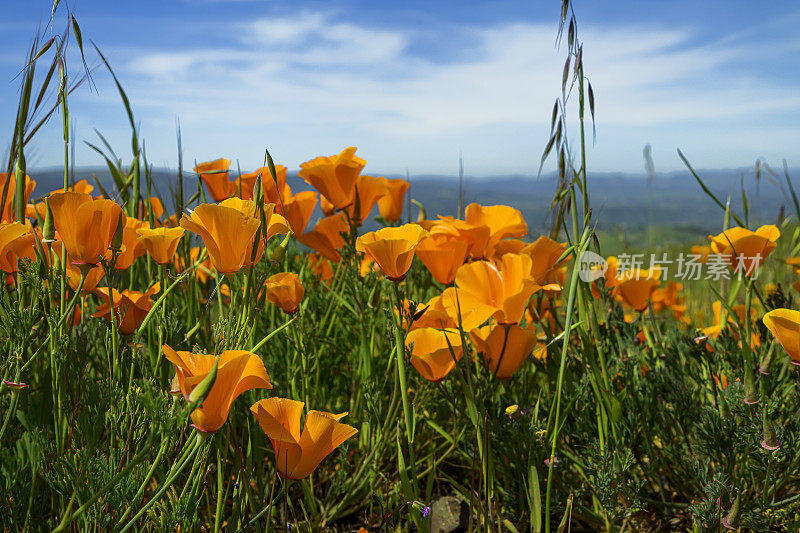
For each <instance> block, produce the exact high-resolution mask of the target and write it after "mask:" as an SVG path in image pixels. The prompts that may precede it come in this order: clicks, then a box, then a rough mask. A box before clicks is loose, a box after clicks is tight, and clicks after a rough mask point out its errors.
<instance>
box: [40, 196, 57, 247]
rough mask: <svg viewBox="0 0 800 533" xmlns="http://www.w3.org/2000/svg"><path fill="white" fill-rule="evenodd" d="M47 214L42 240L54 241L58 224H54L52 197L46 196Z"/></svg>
mask: <svg viewBox="0 0 800 533" xmlns="http://www.w3.org/2000/svg"><path fill="white" fill-rule="evenodd" d="M44 206H45V214H44V226H43V227H42V242H53V241H54V240H56V226H55V224H53V210H52V209H50V197H48V196H45V198H44Z"/></svg>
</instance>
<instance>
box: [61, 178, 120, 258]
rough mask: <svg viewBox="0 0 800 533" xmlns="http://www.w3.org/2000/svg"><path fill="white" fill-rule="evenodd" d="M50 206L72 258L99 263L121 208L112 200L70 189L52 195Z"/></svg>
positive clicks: (117, 221)
mask: <svg viewBox="0 0 800 533" xmlns="http://www.w3.org/2000/svg"><path fill="white" fill-rule="evenodd" d="M50 208H51V210H52V211H53V223H54V224H55V227H56V230H57V231H58V234H59V236H60V240H61V241H62V242H63V243H64V246H65V247H66V248H67V254H68V255H69V257H70V259H72V261H74V262H75V263H77V264H89V265H96V264H98V263H99V262H100V258H101V257H102V256H103V255H104V254H105V253H106V251H107V250H108V248H109V246H111V239H112V238H113V237H114V233H115V232H116V230H117V224H118V223H119V218H120V215H121V214H122V208H121V207H120V206H119V205H117V204H116V203H115V202H114V201H112V200H107V199H100V200H92V197H91V196H89V195H88V194H84V193H79V192H70V191H67V192H59V193H53V194H51V195H50Z"/></svg>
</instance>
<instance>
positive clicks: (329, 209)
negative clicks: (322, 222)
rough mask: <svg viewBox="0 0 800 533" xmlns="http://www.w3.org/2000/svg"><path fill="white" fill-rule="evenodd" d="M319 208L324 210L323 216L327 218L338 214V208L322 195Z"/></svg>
mask: <svg viewBox="0 0 800 533" xmlns="http://www.w3.org/2000/svg"><path fill="white" fill-rule="evenodd" d="M319 208H320V209H321V210H322V214H323V215H325V216H326V217H329V216H331V215H333V214H334V213H336V206H335V205H333V204H332V203H331V202H330V201H329V200H328V199H327V198H325V197H324V196H322V195H320V197H319Z"/></svg>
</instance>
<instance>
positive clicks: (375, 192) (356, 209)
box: [347, 175, 388, 226]
mask: <svg viewBox="0 0 800 533" xmlns="http://www.w3.org/2000/svg"><path fill="white" fill-rule="evenodd" d="M387 192H388V191H387V189H386V185H385V184H384V183H383V181H381V178H376V177H373V176H365V175H361V176H359V177H358V178H357V179H356V199H355V200H354V201H353V203H352V204H351V205H350V206H349V207H348V208H347V212H348V213H349V214H350V220H352V221H353V224H355V225H356V226H360V225H361V224H362V223H363V222H364V221H365V220H367V218H368V217H369V214H370V212H371V211H372V208H373V207H375V204H376V203H377V202H378V199H379V198H381V197H382V196H385V195H386V194H387Z"/></svg>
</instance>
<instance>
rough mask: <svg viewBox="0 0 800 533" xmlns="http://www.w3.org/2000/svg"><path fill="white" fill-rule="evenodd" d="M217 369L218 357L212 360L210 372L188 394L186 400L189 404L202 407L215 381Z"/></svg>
mask: <svg viewBox="0 0 800 533" xmlns="http://www.w3.org/2000/svg"><path fill="white" fill-rule="evenodd" d="M218 369H219V357H215V358H214V366H213V367H212V368H211V371H210V372H209V373H208V374H207V375H206V377H204V378H203V380H202V381H201V382H200V383H198V384H197V386H196V387H195V388H194V390H192V392H191V393H190V394H189V397H188V398H187V400H188V401H189V403H198V404H199V406H200V407H202V406H203V400H205V399H206V396H208V393H209V392H211V388H212V387H213V386H214V382H215V381H217V370H218Z"/></svg>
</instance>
